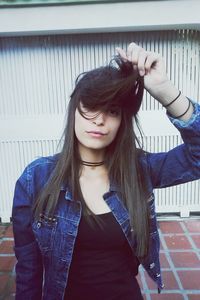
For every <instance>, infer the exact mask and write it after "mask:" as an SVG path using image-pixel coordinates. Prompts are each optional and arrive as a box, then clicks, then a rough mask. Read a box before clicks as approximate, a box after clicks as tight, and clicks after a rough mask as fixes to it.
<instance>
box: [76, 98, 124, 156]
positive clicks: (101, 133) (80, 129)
mask: <svg viewBox="0 0 200 300" xmlns="http://www.w3.org/2000/svg"><path fill="white" fill-rule="evenodd" d="M80 106H81V110H82V111H83V113H84V115H85V116H86V117H88V118H90V117H94V116H95V118H93V119H89V120H87V119H85V118H84V117H83V116H82V115H81V114H80V113H79V111H78V109H76V111H75V134H76V137H77V139H78V141H79V143H80V144H81V145H82V146H84V147H86V148H90V149H96V150H98V149H103V148H105V147H107V146H108V145H110V144H111V143H112V141H113V140H114V139H115V137H116V134H117V131H118V129H119V126H120V123H121V111H120V110H119V109H113V110H112V109H110V110H109V111H107V112H100V111H88V110H87V109H86V108H84V107H83V105H82V104H81V103H80ZM97 113H98V115H97Z"/></svg>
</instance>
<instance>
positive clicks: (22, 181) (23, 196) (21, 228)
mask: <svg viewBox="0 0 200 300" xmlns="http://www.w3.org/2000/svg"><path fill="white" fill-rule="evenodd" d="M31 198H32V197H31V195H30V176H29V174H28V171H27V168H26V169H25V170H24V172H23V174H22V175H21V176H20V178H19V179H18V180H17V182H16V185H15V191H14V198H13V207H12V223H13V233H14V241H15V244H14V251H15V256H16V258H17V263H16V267H15V271H16V298H15V299H16V300H21V299H32V300H33V299H34V300H40V299H42V282H43V264H42V257H41V253H40V250H39V248H38V244H37V242H36V240H35V237H34V234H33V232H32V227H31V201H32V199H31Z"/></svg>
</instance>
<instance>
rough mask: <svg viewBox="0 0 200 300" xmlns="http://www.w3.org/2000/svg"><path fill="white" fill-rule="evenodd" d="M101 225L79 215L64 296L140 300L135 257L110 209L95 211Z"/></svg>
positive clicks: (67, 299)
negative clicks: (91, 222)
mask: <svg viewBox="0 0 200 300" xmlns="http://www.w3.org/2000/svg"><path fill="white" fill-rule="evenodd" d="M98 216H99V217H100V218H102V219H103V220H104V223H105V224H104V225H103V229H102V228H101V227H100V226H99V225H98V224H97V223H96V222H93V223H94V226H93V227H94V228H92V227H91V226H90V225H89V224H88V223H87V222H86V220H85V217H83V216H82V217H81V220H80V224H79V230H78V234H77V238H76V242H75V246H74V251H73V257H72V262H71V266H70V270H69V277H68V282H67V288H66V291H65V298H64V299H65V300H84V299H87V300H134V299H135V300H140V299H143V298H142V296H141V292H140V288H139V285H138V283H137V280H136V278H135V276H136V275H137V273H138V265H139V264H138V260H137V258H136V257H135V256H134V255H133V252H132V250H131V248H130V246H129V244H128V241H127V239H126V237H125V235H124V233H123V231H122V229H121V226H120V225H119V224H118V222H117V221H116V219H115V217H114V215H113V214H112V212H109V213H105V214H101V215H98Z"/></svg>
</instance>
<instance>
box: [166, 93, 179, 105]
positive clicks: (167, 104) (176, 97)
mask: <svg viewBox="0 0 200 300" xmlns="http://www.w3.org/2000/svg"><path fill="white" fill-rule="evenodd" d="M180 95H181V91H179V93H178V96H177V97H176V98H175V99H174V100H172V101H171V102H170V103H168V104H166V105H163V106H164V107H165V108H166V107H168V106H170V105H171V104H172V103H174V102H175V101H176V100H177V99H178V98H179V96H180Z"/></svg>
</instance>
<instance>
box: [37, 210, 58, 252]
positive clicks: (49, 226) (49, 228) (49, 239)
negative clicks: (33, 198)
mask: <svg viewBox="0 0 200 300" xmlns="http://www.w3.org/2000/svg"><path fill="white" fill-rule="evenodd" d="M56 225H57V221H56V218H49V217H47V216H46V215H45V214H41V215H40V220H38V221H34V222H33V223H32V228H33V232H34V234H35V238H36V240H37V242H38V245H39V248H40V250H41V252H42V253H43V254H48V253H49V252H50V251H51V250H52V247H53V239H54V236H55V231H56Z"/></svg>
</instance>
